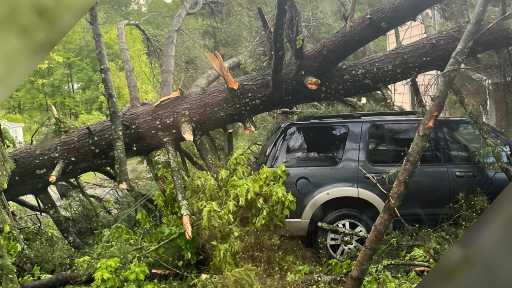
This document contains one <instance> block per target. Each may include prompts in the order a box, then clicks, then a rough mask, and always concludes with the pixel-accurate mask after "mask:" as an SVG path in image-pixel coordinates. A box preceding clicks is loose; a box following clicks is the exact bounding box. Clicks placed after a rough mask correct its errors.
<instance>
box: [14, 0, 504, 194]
mask: <svg viewBox="0 0 512 288" xmlns="http://www.w3.org/2000/svg"><path fill="white" fill-rule="evenodd" d="M437 2H440V1H433V0H428V1H426V0H395V1H393V2H392V3H390V4H388V5H385V6H383V7H380V8H376V9H373V10H371V11H369V12H368V15H366V16H363V17H360V18H358V19H354V20H353V21H352V24H351V28H350V29H349V30H345V29H342V30H340V32H337V33H336V34H334V35H333V36H332V37H330V38H328V39H326V40H325V41H323V42H321V43H320V44H319V45H318V46H317V47H315V48H314V49H310V50H307V51H304V55H303V56H302V57H303V58H302V59H297V60H298V63H299V64H298V65H297V66H296V67H294V66H291V65H286V66H285V67H284V69H282V71H283V72H282V73H283V75H282V76H283V77H282V80H281V81H282V85H283V89H282V90H281V91H282V93H279V94H278V95H273V89H272V79H271V76H272V75H271V72H267V73H261V74H253V75H247V76H244V77H241V78H239V79H238V82H239V83H240V88H239V89H238V90H237V91H236V93H235V94H234V95H233V94H231V93H230V94H231V95H228V93H226V91H225V86H224V85H223V84H214V85H213V86H210V87H208V88H206V89H201V90H193V91H190V92H189V93H188V94H187V95H186V96H182V97H176V98H171V99H167V100H165V101H162V102H159V103H158V104H156V105H149V104H146V105H142V106H139V107H131V108H129V109H127V110H125V111H124V112H123V115H122V124H123V129H124V141H125V146H126V152H127V155H129V156H140V155H147V154H149V153H150V152H152V151H155V150H158V149H161V148H163V147H164V145H165V143H166V142H168V141H169V140H173V141H181V140H183V139H182V138H181V137H182V136H181V134H180V125H181V124H182V123H183V122H187V123H190V124H192V125H193V129H194V130H195V131H196V132H199V131H202V132H205V131H209V130H213V129H219V128H223V127H225V126H226V125H227V124H230V123H233V122H245V121H246V120H247V119H249V118H250V117H252V116H254V115H257V114H260V113H263V112H267V111H271V110H274V109H279V108H283V107H286V108H287V107H291V106H294V105H297V104H302V103H308V102H315V101H323V100H343V98H345V97H350V96H354V95H357V94H361V93H367V92H371V91H375V90H378V89H380V87H382V86H383V85H387V84H392V83H395V82H398V81H401V80H404V79H408V78H410V77H412V76H414V75H416V74H418V73H422V72H427V71H431V70H441V69H443V68H444V65H446V62H447V61H448V58H449V56H450V54H451V52H452V51H453V49H455V46H456V43H457V42H458V39H459V37H460V34H461V31H449V32H445V33H441V34H439V35H436V36H432V37H429V38H425V39H423V40H421V41H418V42H416V43H414V44H412V45H405V46H402V47H400V48H398V49H395V50H393V51H390V52H388V53H385V54H382V55H377V56H372V57H368V58H365V59H363V60H360V61H357V62H354V63H350V64H346V65H344V66H339V67H335V65H336V64H337V63H339V62H341V61H343V60H344V59H345V58H346V57H348V56H349V55H351V54H352V53H354V52H355V51H356V50H358V49H359V48H361V47H364V46H365V45H366V44H368V43H369V42H371V41H372V40H374V39H375V38H377V37H378V36H380V35H382V34H384V33H386V32H387V31H389V30H390V29H393V28H394V27H396V26H398V25H400V24H403V23H405V22H407V21H408V20H410V19H414V18H415V17H416V16H417V15H418V14H419V13H421V12H422V11H424V10H425V9H427V8H429V7H431V6H432V5H434V4H435V3H437ZM511 35H512V34H511V33H510V31H509V30H508V29H506V28H503V27H492V28H491V29H489V31H487V32H486V33H485V34H484V35H482V36H481V37H480V39H479V40H478V41H477V43H476V45H475V49H474V51H473V53H474V54H476V53H480V52H483V51H487V50H491V49H497V48H502V47H507V46H510V45H511V43H512V36H511ZM312 59H317V60H318V61H316V62H315V61H313V60H312ZM326 59H328V61H327V60H326ZM313 62H314V63H320V62H322V63H324V64H323V65H321V66H318V65H316V66H315V65H313V64H311V63H313ZM308 63H309V64H308ZM309 73H311V75H314V76H315V77H318V78H320V79H319V80H321V84H320V86H319V89H317V90H310V89H308V88H306V87H305V85H304V79H305V77H307V76H308V75H309ZM111 134H112V133H111V125H110V122H109V121H103V122H99V123H96V124H94V125H91V126H87V127H82V128H79V129H77V130H75V131H73V132H72V133H69V134H67V135H64V136H62V137H60V138H59V139H55V140H54V141H52V142H48V143H41V144H38V145H34V146H27V147H23V148H21V149H18V150H15V151H14V152H12V153H11V154H10V157H11V159H12V160H13V161H14V163H15V164H16V166H15V167H16V168H15V169H14V171H13V173H12V175H11V177H10V180H9V184H8V188H7V189H6V191H5V193H6V194H5V195H6V198H7V199H8V200H9V201H12V200H15V199H16V198H18V197H20V196H23V195H27V194H34V195H37V194H39V193H41V191H44V190H45V189H46V188H47V186H48V181H47V177H48V175H49V174H50V173H51V172H52V171H53V170H54V169H55V166H56V165H57V164H58V163H59V162H63V163H64V167H63V169H62V172H61V179H64V180H65V179H71V178H74V177H77V176H79V175H81V174H83V173H86V172H90V171H97V172H101V171H102V170H104V168H105V167H113V158H114V157H113V140H112V137H111Z"/></svg>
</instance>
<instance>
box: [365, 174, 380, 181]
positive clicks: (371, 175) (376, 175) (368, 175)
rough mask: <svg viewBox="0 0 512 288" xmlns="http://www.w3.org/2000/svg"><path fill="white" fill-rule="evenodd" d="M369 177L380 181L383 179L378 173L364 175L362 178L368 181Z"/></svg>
mask: <svg viewBox="0 0 512 288" xmlns="http://www.w3.org/2000/svg"><path fill="white" fill-rule="evenodd" d="M370 177H372V178H374V179H375V180H380V179H383V178H384V175H382V174H380V173H374V174H364V178H366V179H370Z"/></svg>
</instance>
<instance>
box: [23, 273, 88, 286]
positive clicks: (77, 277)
mask: <svg viewBox="0 0 512 288" xmlns="http://www.w3.org/2000/svg"><path fill="white" fill-rule="evenodd" d="M92 281H93V277H92V275H86V276H84V275H82V274H80V273H78V272H61V273H57V274H55V275H52V276H50V277H48V278H46V279H42V280H36V281H33V282H30V283H27V284H23V285H21V288H57V287H64V286H66V285H71V284H84V283H91V282H92Z"/></svg>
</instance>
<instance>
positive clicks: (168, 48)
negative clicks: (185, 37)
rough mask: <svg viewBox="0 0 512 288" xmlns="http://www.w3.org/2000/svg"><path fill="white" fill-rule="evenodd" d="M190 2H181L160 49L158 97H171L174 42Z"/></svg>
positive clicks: (174, 60)
mask: <svg viewBox="0 0 512 288" xmlns="http://www.w3.org/2000/svg"><path fill="white" fill-rule="evenodd" d="M191 5H192V0H183V5H182V6H181V7H180V8H179V10H178V12H177V13H176V15H174V18H173V19H172V23H171V30H170V31H169V33H168V34H167V37H166V38H165V41H164V46H163V47H162V56H161V60H160V97H166V96H168V95H171V92H172V85H173V81H174V70H175V66H176V42H177V39H178V32H179V31H180V29H181V26H182V25H183V21H184V20H185V17H186V16H187V14H188V11H189V10H190V6H191Z"/></svg>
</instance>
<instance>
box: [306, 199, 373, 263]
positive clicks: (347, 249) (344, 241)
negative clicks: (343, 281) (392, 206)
mask: <svg viewBox="0 0 512 288" xmlns="http://www.w3.org/2000/svg"><path fill="white" fill-rule="evenodd" d="M370 219H371V218H370V217H368V216H367V215H365V214H363V213H361V212H360V211H358V210H355V209H348V208H347V209H339V210H334V211H332V212H330V213H329V214H327V216H325V217H324V218H323V219H322V220H321V221H320V222H323V223H326V224H329V225H334V226H337V227H342V228H344V229H348V230H349V231H351V232H356V233H359V234H362V235H365V236H368V234H369V233H370V230H371V228H372V225H373V221H372V220H370ZM315 238H316V239H315V244H316V247H317V249H318V250H319V252H320V254H321V255H322V256H326V257H329V258H336V259H340V260H341V259H346V258H347V257H349V258H350V257H353V256H355V255H357V252H358V251H359V249H361V248H362V246H363V245H364V242H365V241H366V237H359V236H354V235H348V236H343V235H342V234H341V233H336V231H330V230H327V229H324V228H320V227H318V230H317V233H316V237H315Z"/></svg>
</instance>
